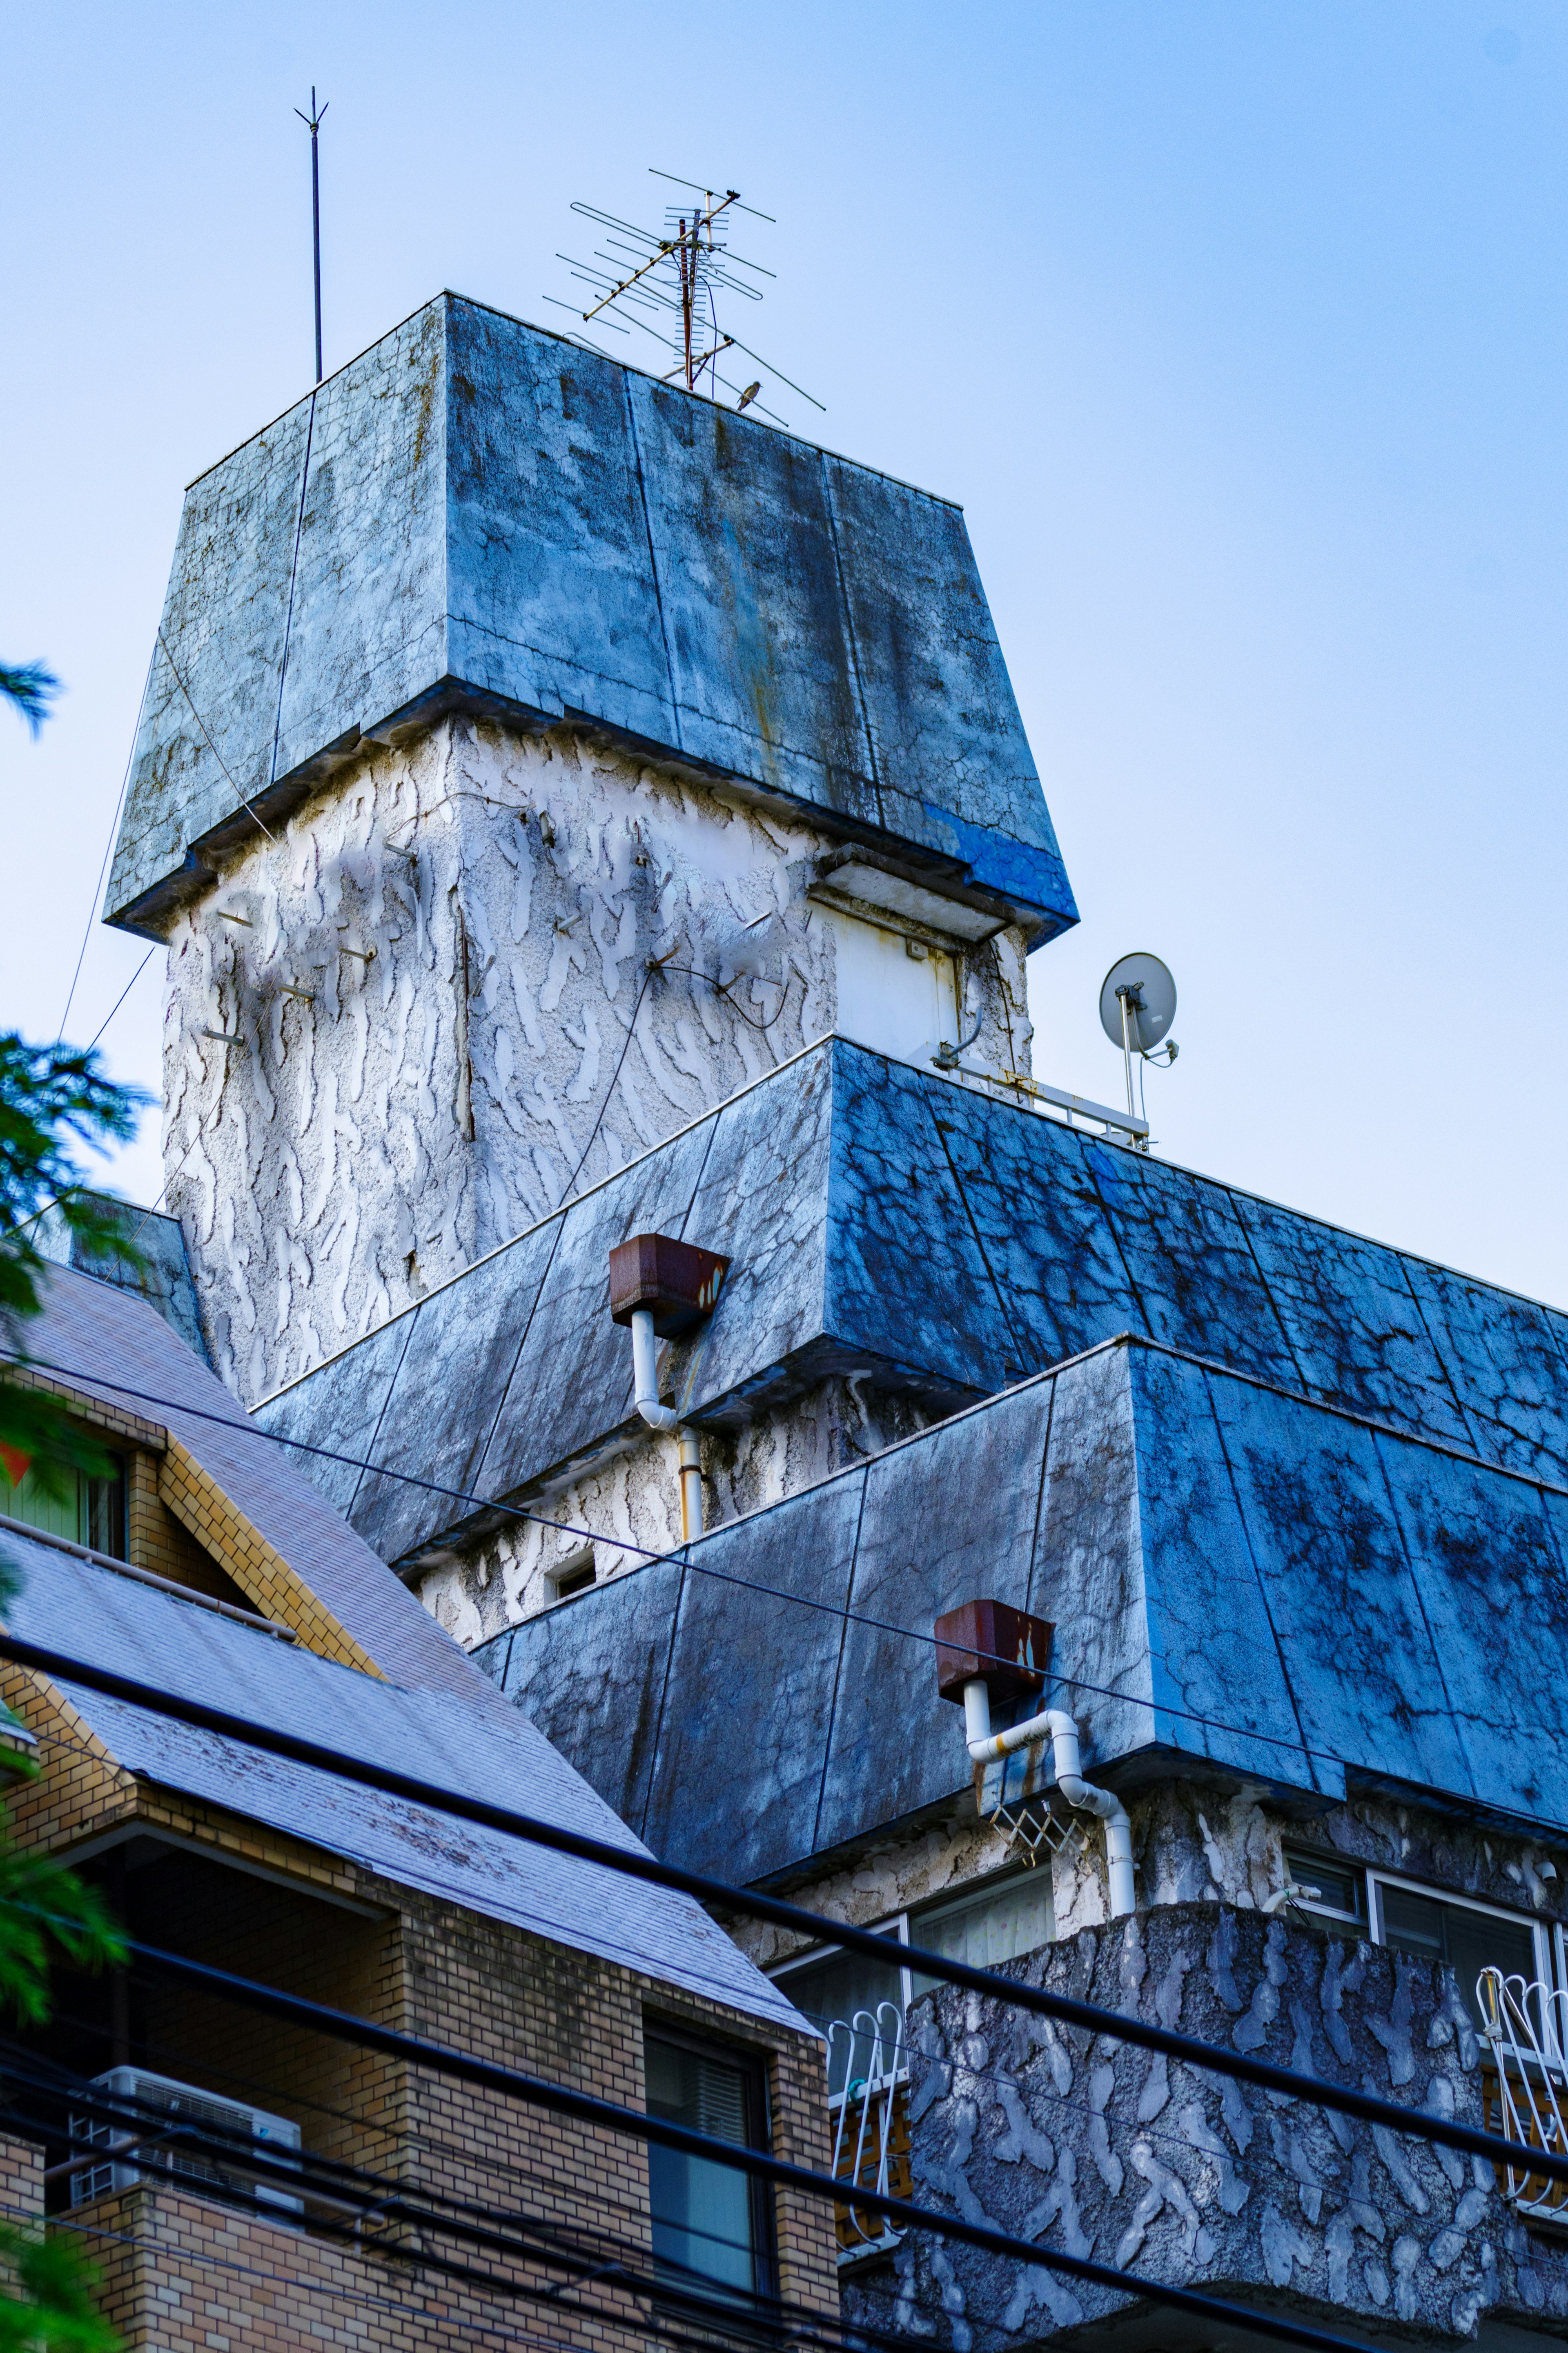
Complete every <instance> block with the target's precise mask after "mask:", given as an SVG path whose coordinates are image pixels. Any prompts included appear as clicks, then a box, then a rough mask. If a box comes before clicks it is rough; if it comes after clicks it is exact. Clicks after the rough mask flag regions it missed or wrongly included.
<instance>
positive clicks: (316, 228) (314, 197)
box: [294, 83, 327, 384]
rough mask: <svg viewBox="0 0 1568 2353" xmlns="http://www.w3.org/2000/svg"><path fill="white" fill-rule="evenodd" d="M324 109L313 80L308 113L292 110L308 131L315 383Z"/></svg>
mask: <svg viewBox="0 0 1568 2353" xmlns="http://www.w3.org/2000/svg"><path fill="white" fill-rule="evenodd" d="M294 111H295V113H296V114H297V115H298V116H299V117H300V121H301V122H302V123H303V124H304V126H305V128H306V130H307V131H308V132H310V258H311V259H312V261H313V262H314V264H315V272H316V382H317V383H318V384H320V383H321V162H320V155H319V142H318V139H317V133H318V132H319V131H320V130H321V117H322V115H323V114H325V112H326V111H327V108H326V101H325V100H322V102H321V105H320V106H319V107H318V106H317V104H316V91H315V85H314V84H313V83H312V85H311V88H310V112H309V114H307V113H306V112H305V111H304V110H303V108H301V107H298V106H297V107H296V108H295V109H294Z"/></svg>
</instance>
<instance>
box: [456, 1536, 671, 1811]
mask: <svg viewBox="0 0 1568 2353" xmlns="http://www.w3.org/2000/svg"><path fill="white" fill-rule="evenodd" d="M685 1575H686V1571H685V1569H684V1568H683V1567H682V1565H681V1564H680V1562H679V1561H676V1560H663V1561H652V1562H650V1563H649V1564H648V1566H647V1567H646V1568H639V1569H635V1570H633V1571H632V1572H631V1574H630V1575H629V1576H626V1577H616V1578H615V1579H614V1580H613V1582H612V1583H610V1584H608V1585H603V1586H598V1587H595V1588H594V1589H593V1590H592V1591H590V1592H587V1593H583V1594H578V1595H576V1596H574V1599H571V1600H569V1601H563V1602H561V1603H560V1604H559V1605H558V1606H557V1607H556V1608H555V1609H547V1610H545V1611H544V1612H543V1613H542V1616H540V1617H538V1618H532V1619H531V1620H529V1623H528V1628H527V1639H526V1640H522V1639H521V1635H522V1633H523V1630H522V1629H521V1628H519V1630H518V1631H517V1633H515V1634H502V1635H500V1636H499V1637H498V1639H497V1640H496V1641H493V1642H489V1643H487V1644H486V1645H485V1647H484V1648H483V1649H482V1650H479V1651H475V1652H474V1653H473V1656H474V1657H475V1658H476V1659H477V1660H478V1662H479V1665H480V1666H482V1667H483V1668H484V1669H485V1671H486V1672H487V1673H489V1674H490V1675H493V1676H494V1678H495V1680H496V1682H497V1683H499V1684H500V1687H501V1689H502V1691H503V1692H504V1693H505V1694H506V1695H507V1697H508V1698H509V1699H510V1700H511V1701H512V1702H513V1703H514V1704H516V1705H517V1706H518V1707H520V1708H521V1710H522V1712H523V1714H524V1715H527V1716H529V1717H531V1720H532V1721H533V1723H535V1724H536V1725H538V1726H539V1729H540V1730H541V1731H542V1733H543V1734H544V1736H545V1737H546V1739H548V1740H549V1741H550V1742H551V1743H552V1746H555V1747H557V1748H559V1749H561V1750H562V1752H563V1754H565V1753H566V1752H568V1751H570V1752H572V1753H573V1754H574V1755H575V1756H577V1757H581V1758H582V1760H583V1761H582V1763H581V1764H580V1766H579V1767H578V1769H579V1771H580V1772H581V1773H582V1775H583V1778H584V1780H585V1781H587V1782H588V1783H589V1784H590V1785H591V1786H592V1787H593V1788H595V1789H596V1790H597V1791H598V1793H599V1795H600V1797H601V1798H603V1799H605V1803H606V1805H609V1806H612V1807H614V1809H615V1810H616V1813H617V1814H618V1815H619V1816H620V1818H621V1820H622V1821H624V1822H625V1823H626V1824H627V1826H628V1827H629V1828H630V1829H632V1830H640V1825H641V1823H642V1820H643V1816H644V1814H645V1812H646V1810H647V1801H648V1791H649V1788H650V1785H651V1780H652V1774H653V1760H654V1750H655V1746H656V1743H657V1740H658V1722H659V1711H660V1709H661V1707H662V1705H663V1702H664V1692H665V1686H666V1683H667V1681H668V1670H669V1645H670V1641H671V1637H672V1635H673V1632H674V1629H675V1619H676V1612H677V1610H678V1609H679V1602H680V1590H681V1585H682V1581H683V1579H684V1577H685Z"/></svg>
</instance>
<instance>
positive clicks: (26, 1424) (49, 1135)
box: [0, 662, 143, 2353]
mask: <svg viewBox="0 0 1568 2353" xmlns="http://www.w3.org/2000/svg"><path fill="white" fill-rule="evenodd" d="M58 685H59V681H58V679H57V678H56V677H55V675H54V673H53V672H52V670H48V669H47V667H46V665H45V664H44V663H42V662H24V663H22V664H20V665H16V664H11V665H5V664H0V702H9V703H10V704H11V705H12V707H13V709H15V710H16V711H18V712H20V713H21V715H22V717H23V718H24V719H25V720H26V722H27V724H28V725H29V727H30V728H31V729H32V732H33V733H34V734H35V735H36V734H37V732H38V728H39V725H40V723H42V721H43V720H44V718H45V717H46V716H47V712H48V705H49V700H50V698H51V696H53V695H54V694H55V693H56V692H57V691H58ZM142 1100H143V1098H142V1096H141V1094H140V1093H139V1092H137V1091H136V1090H134V1089H132V1088H128V1087H119V1086H116V1085H115V1084H114V1082H112V1081H111V1080H110V1078H108V1077H107V1076H106V1075H105V1073H104V1071H103V1070H102V1068H101V1067H100V1063H99V1061H98V1058H97V1056H96V1055H95V1054H94V1052H93V1051H92V1050H91V1049H90V1048H89V1050H87V1052H85V1053H78V1052H76V1051H74V1050H72V1049H71V1048H70V1047H68V1046H65V1045H60V1044H56V1045H54V1046H29V1045H27V1044H26V1041H25V1040H24V1039H21V1038H19V1037H18V1036H16V1033H15V1031H8V1032H5V1033H4V1034H3V1035H0V1350H3V1352H4V1356H5V1358H6V1359H8V1360H9V1361H8V1362H6V1363H5V1364H3V1365H0V1446H4V1447H5V1449H6V1450H7V1453H8V1455H10V1456H12V1457H16V1456H25V1457H26V1458H27V1461H28V1462H29V1463H30V1465H31V1468H32V1471H33V1474H34V1476H35V1478H36V1479H37V1480H39V1481H40V1482H42V1483H43V1484H44V1485H45V1486H46V1487H49V1488H53V1489H54V1490H55V1492H57V1493H60V1492H64V1491H66V1489H67V1485H68V1481H69V1480H70V1478H71V1477H72V1476H73V1475H74V1473H76V1472H79V1471H85V1472H88V1473H89V1475H99V1474H101V1473H102V1472H104V1471H105V1470H107V1469H108V1468H109V1465H108V1463H107V1462H106V1461H105V1459H104V1457H103V1455H102V1453H101V1451H100V1450H99V1449H98V1448H97V1447H95V1446H93V1445H92V1444H91V1443H90V1442H89V1440H86V1439H84V1438H83V1437H82V1436H81V1435H80V1434H79V1432H78V1431H77V1430H75V1429H74V1428H73V1426H72V1424H71V1423H70V1422H69V1421H68V1419H67V1418H66V1416H65V1414H64V1413H63V1412H62V1411H61V1409H60V1408H59V1406H58V1404H57V1403H56V1402H55V1400H54V1399H53V1398H50V1397H48V1396H47V1395H46V1394H45V1393H44V1392H43V1391H42V1390H39V1389H36V1388H29V1387H27V1386H26V1370H25V1360H26V1347H25V1336H26V1323H27V1319H28V1318H29V1317H30V1316H34V1315H37V1314H38V1312H39V1310H40V1308H41V1306H42V1304H43V1302H42V1299H41V1297H40V1295H39V1283H40V1279H41V1278H42V1275H43V1271H44V1268H45V1266H46V1264H47V1261H46V1260H45V1258H44V1256H43V1254H42V1252H41V1251H40V1250H39V1249H38V1247H37V1220H38V1218H39V1217H40V1215H41V1214H42V1213H43V1212H44V1211H45V1210H47V1209H53V1210H54V1211H55V1212H56V1214H57V1215H58V1217H59V1218H60V1219H63V1221H64V1223H65V1226H66V1228H67V1230H68V1233H69V1234H70V1236H71V1239H72V1241H73V1244H74V1245H75V1246H76V1248H77V1250H79V1251H80V1253H81V1254H82V1255H83V1256H85V1257H87V1258H89V1259H91V1258H99V1259H104V1260H119V1261H121V1262H125V1263H130V1264H132V1265H134V1264H136V1263H137V1262H138V1261H137V1252H136V1249H135V1243H134V1238H133V1237H132V1234H131V1233H130V1231H129V1229H128V1228H127V1225H126V1222H125V1211H124V1209H123V1207H122V1205H121V1204H119V1203H116V1202H113V1201H110V1200H107V1199H105V1198H104V1197H103V1196H102V1195H100V1194H94V1193H88V1192H85V1191H84V1190H83V1189H82V1184H81V1170H80V1168H79V1162H78V1155H79V1150H80V1148H81V1147H82V1146H83V1145H94V1144H97V1145H104V1144H110V1143H119V1142H121V1141H123V1140H124V1139H125V1138H127V1137H128V1136H129V1135H130V1134H132V1131H133V1129H134V1126H135V1119H136V1112H137V1109H138V1106H139V1104H140V1103H141V1102H142ZM11 1467H12V1464H11V1462H10V1461H8V1462H7V1468H8V1469H9V1468H11ZM18 1590H19V1579H18V1577H17V1575H16V1570H15V1569H14V1568H13V1567H11V1565H10V1564H9V1562H7V1561H6V1560H5V1557H4V1556H3V1555H0V1618H3V1617H4V1616H5V1614H6V1613H7V1612H8V1611H9V1609H10V1607H11V1604H12V1603H13V1602H14V1601H15V1599H16V1594H17V1591H18ZM7 1720H8V1721H9V1722H10V1723H11V1724H13V1725H16V1722H17V1719H16V1717H15V1716H13V1715H11V1713H10V1711H9V1709H7V1708H5V1707H4V1705H3V1704H0V1729H3V1727H4V1724H5V1722H6V1721H7ZM8 1762H9V1764H10V1767H11V1769H12V1771H14V1772H16V1773H18V1774H20V1775H21V1776H22V1778H32V1777H33V1776H35V1775H36V1774H37V1769H38V1768H37V1766H36V1765H34V1764H33V1763H32V1761H31V1760H30V1759H27V1758H22V1757H11V1758H10V1759H9V1760H8ZM56 1957H63V1958H64V1959H65V1960H67V1961H68V1962H69V1963H70V1964H71V1965H72V1966H73V1967H75V1968H84V1969H101V1968H123V1967H124V1966H125V1963H126V1960H127V1958H128V1956H127V1953H126V1948H125V1943H124V1939H123V1937H122V1936H121V1933H120V1931H119V1929H118V1928H117V1927H116V1926H115V1925H114V1922H113V1921H112V1919H111V1918H110V1915H109V1912H108V1910H107V1908H106V1907H105V1905H104V1903H103V1900H102V1898H101V1896H100V1894H99V1893H98V1891H97V1889H96V1888H93V1887H89V1886H88V1885H87V1884H86V1883H85V1882H84V1881H82V1880H79V1878H78V1877H77V1876H76V1873H74V1872H72V1871H68V1870H67V1869H66V1868H65V1866H64V1865H63V1864H62V1863H58V1862H55V1861H54V1860H53V1859H52V1858H51V1857H50V1856H48V1855H47V1854H37V1853H24V1852H21V1851H19V1850H18V1849H17V1847H16V1845H15V1843H14V1842H13V1841H12V1839H11V1837H10V1834H9V1831H8V1828H7V1826H6V1822H5V1815H4V1811H3V1810H0V2012H4V2013H8V2014H9V2015H10V2016H11V2017H13V2018H14V2019H15V2020H16V2022H17V2023H18V2025H21V2026H23V2027H29V2026H33V2027H36V2026H42V2025H43V2024H45V2023H46V2022H47V2019H48V2016H49V2007H50V1998H49V1974H48V1973H49V1964H50V1961H51V1960H52V1959H54V1958H56ZM0 2277H4V2278H5V2281H6V2282H7V2283H8V2289H7V2288H0V2353H13V2348H15V2353H23V2348H26V2353H118V2348H119V2346H120V2338H119V2336H118V2335H117V2333H116V2331H115V2330H114V2329H112V2328H111V2327H110V2326H109V2324H108V2322H107V2321H105V2320H104V2319H102V2318H101V2317H100V2315H99V2313H98V2310H97V2308H96V2306H95V2305H94V2303H93V2289H94V2287H95V2285H96V2284H97V2274H96V2273H95V2272H94V2271H93V2270H92V2268H91V2266H90V2265H89V2264H88V2263H84V2262H83V2260H82V2256H81V2253H80V2251H79V2248H78V2247H77V2245H76V2244H75V2243H74V2242H73V2241H72V2240H70V2239H69V2238H68V2237H66V2236H64V2235H63V2234H61V2233H58V2232H57V2233H56V2234H55V2235H54V2236H53V2237H46V2236H45V2235H44V2233H43V2232H42V2231H41V2230H27V2229H24V2228H22V2227H20V2226H19V2225H17V2224H16V2223H15V2222H10V2221H4V2220H0Z"/></svg>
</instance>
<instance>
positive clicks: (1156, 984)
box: [1100, 951, 1176, 1054]
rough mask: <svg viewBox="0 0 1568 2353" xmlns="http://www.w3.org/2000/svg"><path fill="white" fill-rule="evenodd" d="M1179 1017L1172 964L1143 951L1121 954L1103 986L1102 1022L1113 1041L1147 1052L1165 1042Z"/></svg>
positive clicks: (1136, 1050)
mask: <svg viewBox="0 0 1568 2353" xmlns="http://www.w3.org/2000/svg"><path fill="white" fill-rule="evenodd" d="M1123 1008H1125V1018H1126V1027H1125V1029H1124V1028H1123V1027H1122V1020H1123ZM1175 1018H1176V984H1175V982H1174V981H1173V979H1172V977H1171V975H1170V970H1169V967H1168V966H1167V965H1163V964H1162V963H1161V962H1160V959H1159V957H1158V956H1157V955H1145V954H1143V953H1142V951H1140V952H1139V953H1138V954H1137V955H1124V956H1121V957H1119V958H1118V960H1117V962H1116V963H1115V964H1113V965H1111V967H1110V971H1109V972H1108V973H1107V974H1106V976H1105V978H1104V980H1103V981H1102V982H1101V983H1100V1028H1101V1029H1103V1030H1104V1032H1105V1034H1106V1036H1107V1037H1108V1038H1109V1039H1110V1042H1111V1044H1112V1045H1113V1046H1124V1047H1126V1048H1128V1049H1129V1050H1131V1052H1132V1053H1134V1054H1146V1053H1148V1052H1149V1050H1150V1049H1151V1048H1152V1047H1154V1046H1158V1045H1159V1044H1160V1043H1161V1042H1162V1040H1163V1039H1164V1037H1165V1034H1166V1032H1167V1031H1168V1030H1169V1029H1170V1027H1171V1024H1172V1022H1173V1020H1174V1019H1175Z"/></svg>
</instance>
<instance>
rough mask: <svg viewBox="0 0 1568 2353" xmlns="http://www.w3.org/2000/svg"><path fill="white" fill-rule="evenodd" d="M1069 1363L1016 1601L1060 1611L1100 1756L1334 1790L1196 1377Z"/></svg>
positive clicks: (1067, 1661) (1185, 1369)
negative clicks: (1182, 1763) (1183, 1762)
mask: <svg viewBox="0 0 1568 2353" xmlns="http://www.w3.org/2000/svg"><path fill="white" fill-rule="evenodd" d="M1083 1372H1084V1375H1085V1378H1084V1379H1083V1380H1082V1381H1075V1382H1073V1383H1072V1384H1071V1385H1070V1386H1069V1385H1067V1384H1064V1385H1063V1406H1062V1412H1061V1419H1060V1424H1059V1427H1058V1430H1056V1431H1054V1432H1053V1438H1052V1446H1051V1469H1050V1476H1049V1484H1048V1488H1047V1508H1046V1513H1045V1516H1044V1526H1043V1534H1042V1543H1041V1548H1040V1560H1039V1563H1038V1565H1037V1571H1036V1579H1035V1587H1034V1600H1033V1603H1032V1605H1031V1606H1033V1607H1035V1608H1037V1609H1040V1610H1041V1611H1043V1612H1044V1614H1045V1615H1046V1616H1047V1617H1049V1616H1051V1615H1052V1614H1053V1612H1054V1611H1055V1610H1056V1609H1058V1608H1063V1609H1064V1617H1065V1626H1064V1632H1063V1637H1062V1640H1061V1643H1060V1646H1059V1652H1058V1656H1059V1660H1060V1662H1061V1666H1062V1671H1063V1672H1064V1674H1066V1675H1068V1676H1069V1677H1071V1678H1074V1679H1076V1680H1077V1681H1078V1682H1079V1683H1082V1684H1083V1685H1084V1686H1086V1687H1087V1686H1095V1687H1097V1689H1096V1695H1095V1698H1094V1701H1093V1708H1094V1723H1095V1737H1096V1740H1097V1742H1098V1743H1099V1744H1100V1748H1101V1751H1102V1753H1110V1754H1111V1755H1115V1754H1125V1753H1127V1752H1130V1751H1131V1750H1134V1749H1136V1748H1139V1747H1141V1746H1145V1745H1147V1744H1149V1743H1151V1742H1157V1743H1160V1744H1162V1745H1163V1746H1168V1747H1170V1748H1172V1749H1184V1750H1187V1751H1189V1752H1190V1753H1191V1754H1192V1755H1193V1756H1194V1757H1206V1758H1208V1759H1210V1760H1211V1761H1212V1762H1214V1763H1215V1764H1217V1765H1222V1766H1227V1767H1234V1768H1235V1769H1237V1770H1238V1771H1241V1772H1245V1773H1247V1775H1249V1776H1250V1777H1252V1778H1255V1779H1258V1780H1260V1781H1278V1782H1279V1783H1281V1784H1284V1785H1286V1786H1288V1787H1291V1788H1314V1787H1317V1788H1323V1789H1324V1790H1325V1791H1326V1792H1328V1793H1330V1794H1331V1795H1333V1796H1339V1795H1342V1792H1343V1775H1342V1772H1341V1771H1339V1770H1338V1769H1337V1768H1336V1767H1333V1766H1332V1765H1330V1764H1327V1763H1325V1762H1324V1761H1323V1760H1321V1759H1318V1758H1314V1757H1311V1756H1310V1753H1309V1751H1308V1747H1307V1744H1306V1742H1305V1740H1304V1737H1303V1734H1302V1729H1301V1724H1300V1716H1299V1715H1298V1714H1297V1710H1296V1707H1295V1704H1294V1702H1293V1699H1292V1695H1291V1690H1290V1683H1289V1673H1288V1672H1287V1668H1286V1663H1285V1660H1284V1658H1283V1656H1282V1654H1281V1651H1280V1647H1279V1640H1278V1636H1277V1633H1276V1630H1275V1628H1274V1625H1273V1623H1272V1620H1271V1618H1270V1615H1269V1609H1268V1597H1267V1594H1266V1591H1265V1589H1264V1587H1263V1584H1262V1581H1261V1579H1260V1577H1259V1576H1258V1564H1257V1561H1256V1559H1255V1557H1254V1555H1253V1550H1252V1545H1251V1541H1250V1537H1249V1535H1248V1530H1247V1523H1246V1520H1245V1518H1244V1515H1243V1514H1242V1511H1241V1508H1240V1505H1239V1503H1238V1500H1237V1492H1236V1485H1235V1482H1234V1480H1233V1478H1232V1475H1231V1467H1230V1464H1229V1462H1228V1461H1227V1460H1226V1451H1225V1446H1224V1443H1223V1440H1222V1439H1221V1435H1220V1431H1219V1428H1218V1425H1217V1423H1216V1420H1215V1412H1214V1405H1213V1399H1212V1396H1211V1389H1210V1383H1209V1379H1208V1377H1207V1376H1206V1375H1205V1372H1204V1371H1203V1370H1202V1369H1201V1368H1200V1367H1199V1366H1194V1365H1192V1364H1188V1363H1184V1362H1182V1361H1181V1360H1179V1359H1176V1358H1173V1357H1170V1356H1164V1355H1161V1354H1156V1353H1155V1352H1154V1351H1152V1350H1143V1349H1132V1350H1114V1351H1111V1352H1110V1353H1108V1354H1104V1353H1102V1354H1101V1355H1100V1356H1098V1357H1095V1358H1093V1359H1091V1360H1090V1363H1089V1365H1086V1366H1084V1367H1083ZM1058 1596H1061V1597H1063V1600H1062V1601H1060V1602H1058ZM1066 1597H1070V1600H1068V1599H1066ZM1108 1690H1110V1691H1116V1692H1125V1693H1128V1694H1130V1695H1131V1696H1133V1697H1135V1698H1136V1699H1138V1700H1142V1699H1143V1698H1144V1697H1145V1696H1146V1697H1147V1699H1148V1701H1149V1702H1150V1703H1152V1704H1151V1705H1149V1706H1142V1705H1137V1706H1132V1705H1130V1706H1127V1707H1113V1706H1111V1705H1110V1704H1109V1703H1108V1701H1107V1700H1106V1698H1105V1696H1104V1694H1105V1693H1106V1692H1107V1691H1108Z"/></svg>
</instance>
